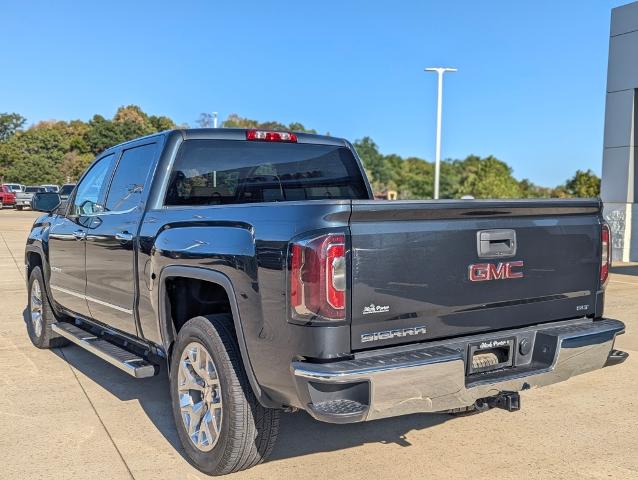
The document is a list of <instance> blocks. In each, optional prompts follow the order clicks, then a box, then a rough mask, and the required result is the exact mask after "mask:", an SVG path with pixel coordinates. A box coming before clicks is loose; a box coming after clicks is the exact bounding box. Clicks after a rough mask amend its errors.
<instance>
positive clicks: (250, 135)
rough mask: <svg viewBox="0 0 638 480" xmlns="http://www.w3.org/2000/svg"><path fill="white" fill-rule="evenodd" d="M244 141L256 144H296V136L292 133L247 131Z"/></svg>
mask: <svg viewBox="0 0 638 480" xmlns="http://www.w3.org/2000/svg"><path fill="white" fill-rule="evenodd" d="M246 140H253V141H257V142H293V143H294V142H296V141H297V135H295V134H294V133H292V132H275V131H272V130H247V131H246Z"/></svg>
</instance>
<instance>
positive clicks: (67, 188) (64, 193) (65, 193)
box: [58, 183, 75, 202]
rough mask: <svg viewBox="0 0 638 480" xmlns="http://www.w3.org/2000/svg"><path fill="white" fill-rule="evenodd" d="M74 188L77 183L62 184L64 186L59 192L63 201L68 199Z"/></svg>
mask: <svg viewBox="0 0 638 480" xmlns="http://www.w3.org/2000/svg"><path fill="white" fill-rule="evenodd" d="M74 188H75V183H65V184H64V185H62V188H60V191H59V192H58V193H59V194H60V200H62V201H63V202H65V201H66V200H68V199H69V195H71V192H73V189H74Z"/></svg>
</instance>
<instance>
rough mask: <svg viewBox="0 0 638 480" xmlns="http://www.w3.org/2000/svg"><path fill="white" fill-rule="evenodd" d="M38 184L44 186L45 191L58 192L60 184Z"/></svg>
mask: <svg viewBox="0 0 638 480" xmlns="http://www.w3.org/2000/svg"><path fill="white" fill-rule="evenodd" d="M40 186H41V187H44V190H45V191H47V192H54V193H60V186H59V185H53V184H46V185H40Z"/></svg>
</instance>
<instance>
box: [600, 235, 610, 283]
mask: <svg viewBox="0 0 638 480" xmlns="http://www.w3.org/2000/svg"><path fill="white" fill-rule="evenodd" d="M600 247H601V253H600V283H601V285H604V284H605V283H606V282H607V278H609V267H610V266H611V233H610V231H609V225H607V224H603V226H602V229H601V231H600Z"/></svg>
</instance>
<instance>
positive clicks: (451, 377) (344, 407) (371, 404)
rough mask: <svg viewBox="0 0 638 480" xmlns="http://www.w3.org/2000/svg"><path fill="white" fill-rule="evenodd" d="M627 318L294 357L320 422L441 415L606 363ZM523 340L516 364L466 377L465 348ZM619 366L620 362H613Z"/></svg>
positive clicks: (305, 399) (300, 386)
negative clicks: (339, 356)
mask: <svg viewBox="0 0 638 480" xmlns="http://www.w3.org/2000/svg"><path fill="white" fill-rule="evenodd" d="M624 329H625V326H624V324H623V323H622V322H620V321H617V320H610V319H601V320H596V321H592V320H591V319H578V320H572V321H567V322H560V323H554V324H549V325H537V326H534V327H528V328H524V329H517V330H509V331H505V332H498V333H492V334H483V335H476V336H472V337H465V338H462V339H455V340H453V341H447V342H445V343H443V342H438V343H432V344H428V345H427V346H423V345H422V344H421V345H418V346H414V345H413V346H408V347H399V348H393V349H383V350H378V351H375V352H365V353H362V354H359V355H357V356H356V357H355V358H354V359H353V360H346V361H340V362H333V363H324V364H316V363H309V362H294V363H293V365H292V370H293V374H294V376H295V379H296V383H297V391H298V394H299V397H300V400H301V401H302V403H303V404H305V405H307V409H308V411H309V413H310V414H311V415H313V416H314V417H315V418H317V419H318V420H323V421H327V422H334V423H349V422H357V421H364V420H373V419H377V418H384V417H391V416H397V415H404V414H409V413H417V412H440V411H445V410H451V409H455V408H461V407H466V406H470V405H472V404H474V402H476V401H477V400H479V399H483V398H487V397H492V396H495V395H497V394H498V393H499V392H504V391H511V392H517V391H520V390H526V389H528V388H532V387H541V386H544V385H549V384H552V383H556V382H561V381H563V380H566V379H568V378H570V377H573V376H574V375H580V374H581V373H586V372H590V371H592V370H597V369H599V368H602V367H603V366H605V364H606V363H607V362H608V359H609V357H610V352H612V349H613V346H614V340H615V338H616V335H618V334H620V333H623V332H624ZM511 337H514V338H515V339H516V345H519V343H520V342H521V341H522V339H526V340H527V341H528V342H532V348H531V350H530V352H529V353H528V354H526V355H522V354H521V353H520V351H518V349H517V351H516V352H515V360H514V366H512V367H510V368H504V369H501V370H500V371H495V372H490V373H483V374H475V375H467V374H466V372H467V369H466V363H467V360H466V356H467V350H468V345H470V344H472V343H475V342H477V341H483V340H493V339H499V338H511ZM616 363H617V362H616Z"/></svg>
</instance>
